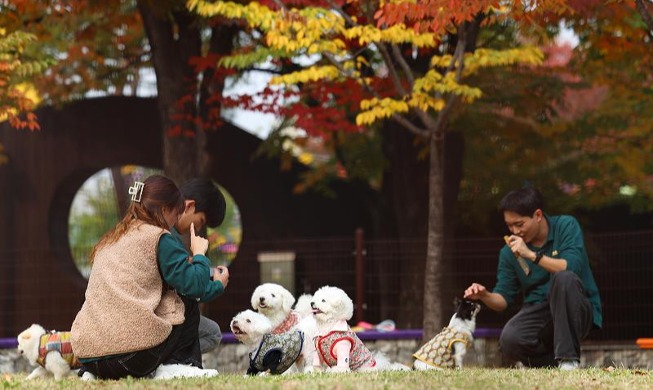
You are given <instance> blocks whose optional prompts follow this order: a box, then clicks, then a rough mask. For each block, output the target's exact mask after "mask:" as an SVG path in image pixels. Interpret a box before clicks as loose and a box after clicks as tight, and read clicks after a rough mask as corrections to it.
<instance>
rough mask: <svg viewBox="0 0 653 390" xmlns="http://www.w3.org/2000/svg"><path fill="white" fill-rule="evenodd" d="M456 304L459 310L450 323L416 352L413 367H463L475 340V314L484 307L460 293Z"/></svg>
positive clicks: (455, 301)
mask: <svg viewBox="0 0 653 390" xmlns="http://www.w3.org/2000/svg"><path fill="white" fill-rule="evenodd" d="M454 305H455V306H456V312H455V313H454V315H453V317H451V320H450V321H449V326H446V327H444V329H442V331H441V332H440V333H438V334H437V335H435V337H433V338H432V339H431V340H430V341H429V342H428V343H426V344H424V345H423V346H422V347H421V348H420V349H419V350H418V351H417V352H415V353H414V354H413V357H414V358H415V362H414V363H413V368H415V369H416V370H420V371H422V370H438V369H443V368H458V369H460V368H463V359H464V357H465V354H466V353H467V348H469V347H471V346H472V343H473V341H474V338H473V335H472V334H473V333H474V330H475V329H476V315H477V314H478V312H479V311H480V310H481V305H480V304H479V303H477V302H473V301H469V300H466V299H460V298H458V297H456V298H455V299H454Z"/></svg>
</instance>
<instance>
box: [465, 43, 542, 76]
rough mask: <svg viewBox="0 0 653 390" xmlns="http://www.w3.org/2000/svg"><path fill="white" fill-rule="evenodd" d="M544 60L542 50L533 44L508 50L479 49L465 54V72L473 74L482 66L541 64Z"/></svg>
mask: <svg viewBox="0 0 653 390" xmlns="http://www.w3.org/2000/svg"><path fill="white" fill-rule="evenodd" d="M543 60H544V54H543V53H542V51H541V50H540V49H538V48H537V47H533V46H525V47H520V48H514V49H508V50H491V49H477V50H476V51H474V53H469V54H466V55H465V74H466V75H469V74H473V73H476V72H477V71H478V70H479V69H480V68H487V67H491V66H509V65H515V64H522V65H539V64H541V63H542V61H543Z"/></svg>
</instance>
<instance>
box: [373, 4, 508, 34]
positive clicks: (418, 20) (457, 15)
mask: <svg viewBox="0 0 653 390" xmlns="http://www.w3.org/2000/svg"><path fill="white" fill-rule="evenodd" d="M498 5H499V1H491V0H479V1H465V0H426V1H418V2H411V1H403V2H391V3H388V4H386V5H385V6H384V7H383V8H381V9H379V10H378V11H377V12H376V13H375V15H374V17H375V19H376V22H377V26H379V27H381V26H387V25H394V24H398V23H403V24H406V25H407V26H410V27H412V28H414V29H415V30H416V31H419V32H427V31H428V32H432V33H435V34H436V35H442V34H444V33H445V32H446V31H452V29H453V27H454V26H456V25H459V24H461V23H463V22H468V21H471V20H472V19H473V18H474V17H475V16H476V15H477V14H479V13H483V12H486V11H487V10H488V9H489V7H490V6H497V7H498Z"/></svg>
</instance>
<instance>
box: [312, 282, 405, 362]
mask: <svg viewBox="0 0 653 390" xmlns="http://www.w3.org/2000/svg"><path fill="white" fill-rule="evenodd" d="M311 306H312V307H313V316H314V317H315V322H316V325H317V335H316V337H314V339H313V340H314V344H315V350H316V354H315V357H314V359H313V366H314V367H315V368H316V369H321V368H322V366H323V365H325V366H327V369H326V371H327V372H336V373H338V372H351V371H380V370H409V368H408V367H407V366H405V365H403V364H399V363H392V362H390V361H389V360H388V359H387V358H386V357H385V355H383V354H382V353H380V352H377V353H375V354H372V352H371V351H370V350H369V349H368V348H367V347H366V346H365V344H363V342H362V341H361V340H360V339H359V338H358V336H357V335H356V333H355V332H354V331H352V330H351V328H350V327H349V324H347V321H348V320H350V319H351V317H352V316H353V315H354V303H353V302H352V300H351V298H349V296H348V295H347V293H345V292H344V291H343V290H342V289H340V288H338V287H331V286H324V287H321V288H320V289H318V290H317V291H316V292H315V294H314V295H313V300H312V302H311Z"/></svg>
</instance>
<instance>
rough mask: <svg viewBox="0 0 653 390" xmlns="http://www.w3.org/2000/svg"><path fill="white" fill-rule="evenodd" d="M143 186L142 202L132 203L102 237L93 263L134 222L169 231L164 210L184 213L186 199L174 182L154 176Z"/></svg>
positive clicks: (91, 258)
mask: <svg viewBox="0 0 653 390" xmlns="http://www.w3.org/2000/svg"><path fill="white" fill-rule="evenodd" d="M143 184H144V185H143V192H142V193H141V197H140V201H139V202H137V201H132V202H131V204H130V205H129V207H128V208H127V212H126V213H125V216H124V217H123V218H122V220H121V221H120V222H118V224H117V225H116V226H115V227H114V228H113V229H112V230H110V231H108V232H107V233H106V234H105V235H104V236H102V238H101V239H100V241H99V242H98V243H97V244H96V245H95V247H94V248H93V251H92V252H91V254H90V255H89V259H90V261H91V262H92V261H93V258H94V257H95V253H96V252H97V251H98V250H99V249H100V248H102V247H104V246H105V245H109V244H112V243H114V242H116V241H118V239H119V238H120V237H122V236H123V235H124V234H125V233H126V232H127V230H129V228H130V227H131V225H132V224H133V223H134V222H136V221H139V222H144V223H147V224H149V225H154V226H158V227H160V228H162V229H168V224H167V222H166V220H165V216H164V215H163V208H168V209H176V210H177V212H178V213H182V212H183V211H184V197H183V196H182V195H181V192H180V191H179V189H178V188H177V185H176V184H175V183H174V182H173V181H172V180H170V179H168V178H167V177H165V176H161V175H152V176H150V177H148V178H147V179H145V181H144V182H143Z"/></svg>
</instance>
